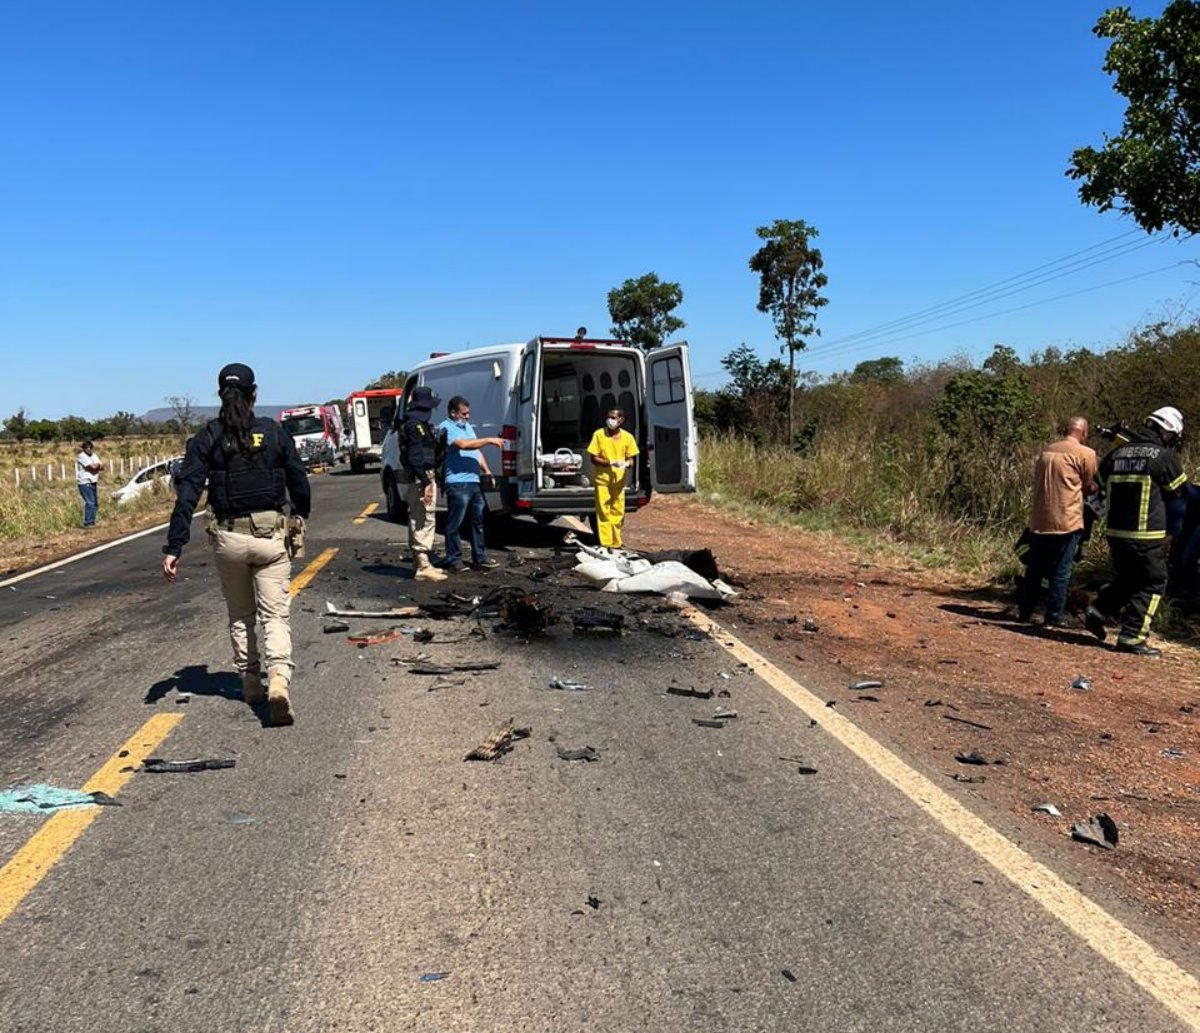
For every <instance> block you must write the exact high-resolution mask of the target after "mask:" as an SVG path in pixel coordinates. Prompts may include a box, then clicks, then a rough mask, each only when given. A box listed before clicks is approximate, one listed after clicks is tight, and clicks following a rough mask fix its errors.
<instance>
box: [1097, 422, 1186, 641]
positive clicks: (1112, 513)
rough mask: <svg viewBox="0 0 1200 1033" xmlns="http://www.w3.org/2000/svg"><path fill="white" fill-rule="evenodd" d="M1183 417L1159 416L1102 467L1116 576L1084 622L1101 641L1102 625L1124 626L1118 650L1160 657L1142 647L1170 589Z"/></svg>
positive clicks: (1180, 484) (1181, 478) (1181, 480)
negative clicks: (1111, 622)
mask: <svg viewBox="0 0 1200 1033" xmlns="http://www.w3.org/2000/svg"><path fill="white" fill-rule="evenodd" d="M1182 437H1183V416H1182V415H1181V414H1180V412H1179V410H1178V409H1176V408H1174V407H1172V406H1165V407H1164V408H1162V409H1157V410H1155V411H1154V412H1153V413H1151V414H1150V416H1149V417H1147V419H1146V426H1145V428H1144V429H1143V430H1140V431H1135V432H1133V434H1132V435H1131V436H1130V440H1129V442H1128V443H1127V444H1122V445H1119V446H1118V447H1117V448H1114V449H1113V450H1112V451H1111V452H1109V453H1108V455H1106V456H1105V457H1104V458H1103V459H1102V460H1101V461H1100V473H1099V477H1098V479H1099V481H1100V483H1101V484H1102V485H1103V486H1104V488H1105V490H1106V491H1107V492H1108V548H1109V552H1110V553H1111V554H1112V563H1113V570H1114V572H1115V576H1114V578H1113V580H1112V582H1111V583H1110V584H1108V585H1106V586H1105V587H1104V588H1103V589H1102V590H1101V592H1100V594H1099V595H1098V596H1097V597H1096V601H1095V602H1094V603H1093V604H1092V605H1091V606H1089V607H1088V609H1087V615H1086V617H1085V622H1086V624H1087V628H1088V631H1090V632H1091V633H1092V634H1093V635H1095V636H1096V638H1098V639H1100V641H1102V642H1103V641H1104V637H1105V629H1104V624H1105V621H1106V620H1117V619H1120V621H1121V630H1120V633H1119V634H1118V635H1117V649H1119V650H1121V651H1122V652H1126V653H1136V654H1137V655H1139V656H1159V655H1160V653H1161V651H1160V650H1158V649H1156V648H1154V647H1153V646H1150V645H1147V644H1146V639H1147V637H1148V635H1149V632H1150V622H1151V621H1152V620H1153V619H1154V613H1155V611H1156V610H1157V609H1158V604H1159V602H1160V600H1161V599H1162V595H1163V592H1164V591H1165V590H1166V587H1167V532H1168V530H1169V527H1168V523H1169V519H1170V517H1171V516H1172V513H1171V510H1172V509H1173V508H1174V507H1173V506H1172V505H1171V503H1173V501H1174V499H1175V498H1176V497H1178V496H1180V495H1181V493H1182V492H1183V490H1184V487H1185V485H1186V484H1187V475H1186V474H1185V473H1184V472H1183V467H1182V465H1181V464H1180V462H1179V453H1178V451H1177V449H1178V448H1179V443H1180V441H1181V439H1182Z"/></svg>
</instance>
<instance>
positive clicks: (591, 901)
mask: <svg viewBox="0 0 1200 1033" xmlns="http://www.w3.org/2000/svg"><path fill="white" fill-rule="evenodd" d="M602 903H603V901H601V899H600V898H599V897H593V896H589V897H588V898H587V906H588V907H590V908H591V909H592V910H593V911H599V910H600V905H601V904H602Z"/></svg>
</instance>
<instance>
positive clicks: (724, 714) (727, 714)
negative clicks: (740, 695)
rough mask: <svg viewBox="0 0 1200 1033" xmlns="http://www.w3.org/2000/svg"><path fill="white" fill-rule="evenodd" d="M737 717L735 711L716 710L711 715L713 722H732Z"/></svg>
mask: <svg viewBox="0 0 1200 1033" xmlns="http://www.w3.org/2000/svg"><path fill="white" fill-rule="evenodd" d="M737 716H738V712H737V711H736V710H718V711H717V712H716V713H715V714H713V716H712V719H713V720H714V721H732V720H733V719H734V718H735V717H737Z"/></svg>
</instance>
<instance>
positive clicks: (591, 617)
mask: <svg viewBox="0 0 1200 1033" xmlns="http://www.w3.org/2000/svg"><path fill="white" fill-rule="evenodd" d="M571 623H572V626H573V628H574V631H575V634H576V635H594V634H606V635H619V634H621V632H622V630H624V628H625V615H624V614H622V613H605V612H604V611H603V610H597V609H595V608H593V607H591V606H587V607H584V608H583V609H581V610H576V611H575V612H574V613H573V614H572V615H571Z"/></svg>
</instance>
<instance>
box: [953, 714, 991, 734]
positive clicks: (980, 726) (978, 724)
mask: <svg viewBox="0 0 1200 1033" xmlns="http://www.w3.org/2000/svg"><path fill="white" fill-rule="evenodd" d="M942 717H943V718H944V719H945V720H947V721H954V722H955V723H956V724H960V725H967V726H968V727H970V728H978V729H979V730H980V731H983V732H990V731H992V730H993V729H992V726H991V725H985V724H984V723H983V722H982V721H972V720H971V719H970V718H966V717H959V716H958V715H957V714H943V715H942Z"/></svg>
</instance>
